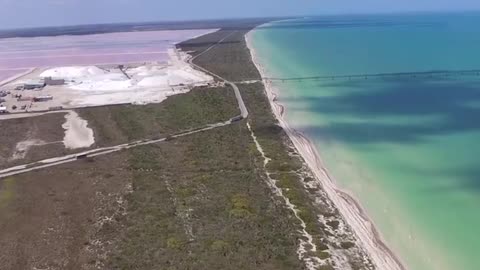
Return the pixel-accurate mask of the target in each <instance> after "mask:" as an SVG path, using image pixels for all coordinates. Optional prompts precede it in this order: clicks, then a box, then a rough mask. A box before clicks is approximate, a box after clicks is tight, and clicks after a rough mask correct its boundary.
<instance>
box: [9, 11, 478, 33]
mask: <svg viewBox="0 0 480 270" xmlns="http://www.w3.org/2000/svg"><path fill="white" fill-rule="evenodd" d="M449 13H452V14H458V13H465V14H468V13H480V8H479V9H476V10H452V11H429V10H418V11H397V12H395V11H385V12H364V13H361V12H357V13H335V14H300V15H283V16H282V15H279V16H263V17H261V16H250V17H249V16H238V17H228V18H227V17H219V18H199V19H176V20H175V19H172V20H137V21H112V22H97V23H96V22H92V23H79V24H58V25H38V26H25V27H21V26H20V27H10V28H5V27H3V26H1V25H0V31H12V30H24V29H35V28H57V27H58V28H61V27H76V26H78V27H80V26H91V25H116V24H133V25H134V24H148V23H172V22H196V21H198V22H202V21H217V20H218V21H222V20H242V19H261V18H289V17H290V18H302V17H335V16H348V15H351V16H356V15H358V16H368V15H372V16H374V15H388V14H391V15H405V14H449Z"/></svg>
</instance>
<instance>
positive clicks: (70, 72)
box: [40, 66, 107, 79]
mask: <svg viewBox="0 0 480 270" xmlns="http://www.w3.org/2000/svg"><path fill="white" fill-rule="evenodd" d="M105 73H107V72H106V71H105V70H103V69H100V68H98V67H94V66H86V67H58V68H52V69H49V70H46V71H44V72H42V74H40V77H43V78H45V77H56V78H65V79H74V78H81V77H88V76H95V75H102V74H105Z"/></svg>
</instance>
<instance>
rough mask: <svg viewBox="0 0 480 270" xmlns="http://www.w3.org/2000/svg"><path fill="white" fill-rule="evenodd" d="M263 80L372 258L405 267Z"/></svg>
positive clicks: (389, 269)
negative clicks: (337, 184) (298, 129)
mask: <svg viewBox="0 0 480 270" xmlns="http://www.w3.org/2000/svg"><path fill="white" fill-rule="evenodd" d="M250 34H251V33H249V34H247V35H246V42H247V46H248V48H249V50H250V52H251V55H252V61H253V62H254V64H255V66H256V67H257V69H258V70H259V72H260V73H261V74H262V76H263V77H265V76H264V75H265V74H264V73H265V70H264V68H263V67H262V66H261V65H260V64H259V61H258V59H257V56H256V54H255V50H254V49H253V47H252V44H251V41H250V39H251V37H250ZM264 84H265V89H266V92H267V96H268V99H269V101H270V105H271V107H272V110H273V113H274V114H275V116H276V118H277V119H278V121H279V123H280V126H281V127H282V128H283V129H284V130H285V131H286V133H287V134H288V136H289V137H290V139H291V140H292V142H293V144H294V145H295V147H296V149H297V150H298V152H299V153H300V154H301V155H302V157H303V158H304V159H305V161H306V163H307V165H308V166H309V168H310V169H311V170H312V172H313V173H314V175H315V176H316V179H317V181H320V182H321V184H322V186H323V188H324V191H325V192H326V193H327V194H328V196H329V198H330V199H331V200H332V201H333V202H334V204H335V205H336V206H337V208H338V210H339V212H340V213H341V214H342V216H343V217H344V218H345V220H346V221H347V223H348V224H349V225H350V226H351V227H352V230H353V231H354V232H355V234H356V236H357V237H358V239H359V241H360V242H361V243H362V244H363V246H364V248H365V249H366V251H367V252H368V254H369V255H370V257H371V258H372V261H373V263H374V264H375V266H376V267H377V269H382V270H405V269H406V268H405V266H404V264H403V263H402V262H401V261H400V259H399V258H398V257H397V256H396V254H394V252H393V251H392V250H391V249H389V248H388V246H387V245H386V244H385V242H384V241H383V239H382V237H381V235H380V233H379V232H378V230H377V229H376V228H375V225H374V223H373V222H372V220H371V219H370V218H369V217H368V216H367V214H366V212H365V210H364V209H363V208H362V206H361V205H360V203H359V202H358V201H357V200H356V199H355V198H354V197H353V196H352V195H350V194H348V193H347V192H346V191H342V190H340V189H339V188H338V187H337V186H336V184H335V181H334V179H333V177H332V176H331V175H330V174H329V172H328V170H327V168H325V166H324V164H323V162H322V159H321V157H320V154H319V153H318V151H317V149H316V148H315V145H314V144H313V143H312V142H311V141H310V140H309V139H308V138H307V137H306V136H305V135H303V134H302V133H301V132H298V131H297V130H295V129H293V128H291V127H290V126H289V125H288V123H287V122H286V120H285V119H284V117H283V116H284V113H285V108H284V107H283V106H282V105H281V104H280V103H278V101H277V92H276V89H274V87H273V86H272V85H271V83H269V82H264Z"/></svg>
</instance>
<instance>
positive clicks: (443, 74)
mask: <svg viewBox="0 0 480 270" xmlns="http://www.w3.org/2000/svg"><path fill="white" fill-rule="evenodd" d="M460 76H479V77H480V69H471V70H455V71H443V70H439V71H424V72H400V73H376V74H355V75H332V76H328V75H320V76H307V77H296V78H275V77H271V78H270V77H264V78H262V79H263V80H265V81H270V82H290V81H325V80H359V79H362V80H369V79H397V78H405V79H407V78H434V77H435V78H452V77H460Z"/></svg>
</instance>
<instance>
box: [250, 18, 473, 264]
mask: <svg viewBox="0 0 480 270" xmlns="http://www.w3.org/2000/svg"><path fill="white" fill-rule="evenodd" d="M478 25H480V14H478V13H464V14H423V15H389V16H342V17H323V18H308V19H300V20H294V21H284V22H276V23H272V24H269V25H265V26H263V27H260V28H259V29H258V30H256V31H254V33H253V34H252V43H253V44H252V45H253V46H254V48H255V50H256V52H257V56H258V57H259V60H260V61H261V64H262V65H263V66H264V67H265V68H266V72H267V74H268V75H269V76H270V77H284V78H285V77H286V78H289V77H308V76H313V75H324V76H331V75H354V74H378V73H395V72H423V71H440V70H444V71H459V70H476V69H480V52H479V50H478V48H480V28H478ZM275 86H276V87H277V88H278V89H279V93H280V102H281V103H283V104H284V105H285V106H286V118H287V120H288V122H289V123H290V124H291V125H292V126H293V127H294V128H296V129H298V130H300V131H303V132H305V133H306V134H307V135H308V136H309V137H310V138H312V140H313V141H314V142H315V144H316V146H317V148H318V150H319V152H320V154H321V156H322V158H323V159H324V162H325V163H326V167H327V168H328V170H329V171H330V172H331V174H332V175H333V176H334V177H335V179H336V180H337V182H338V185H339V186H341V187H342V188H344V189H345V190H348V191H349V192H351V193H352V194H354V196H355V197H357V198H358V199H359V201H360V202H361V204H362V205H363V206H364V207H365V208H366V210H367V212H368V214H369V215H370V217H371V218H372V219H373V221H374V222H375V224H376V225H377V227H378V228H379V230H380V232H381V234H382V236H383V237H384V238H385V240H386V242H387V244H388V245H389V246H390V247H391V248H393V250H394V251H395V252H396V253H397V254H398V255H399V256H400V258H401V259H402V260H403V261H404V262H405V264H406V265H407V267H408V269H413V270H451V269H462V270H476V269H479V268H478V266H479V265H480V256H478V255H479V251H480V233H478V229H479V228H480V169H479V168H480V159H479V158H478V153H479V150H480V121H479V119H480V76H479V75H478V74H477V73H476V72H465V73H463V74H462V72H457V73H448V74H447V75H445V74H443V75H441V73H438V74H430V75H425V74H424V75H421V74H420V75H419V74H416V75H415V74H411V75H410V76H379V77H367V78H365V77H361V78H350V79H349V78H348V77H346V78H336V79H331V78H330V79H321V80H316V81H315V80H306V81H302V82H293V81H292V82H283V83H282V82H277V83H275Z"/></svg>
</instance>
